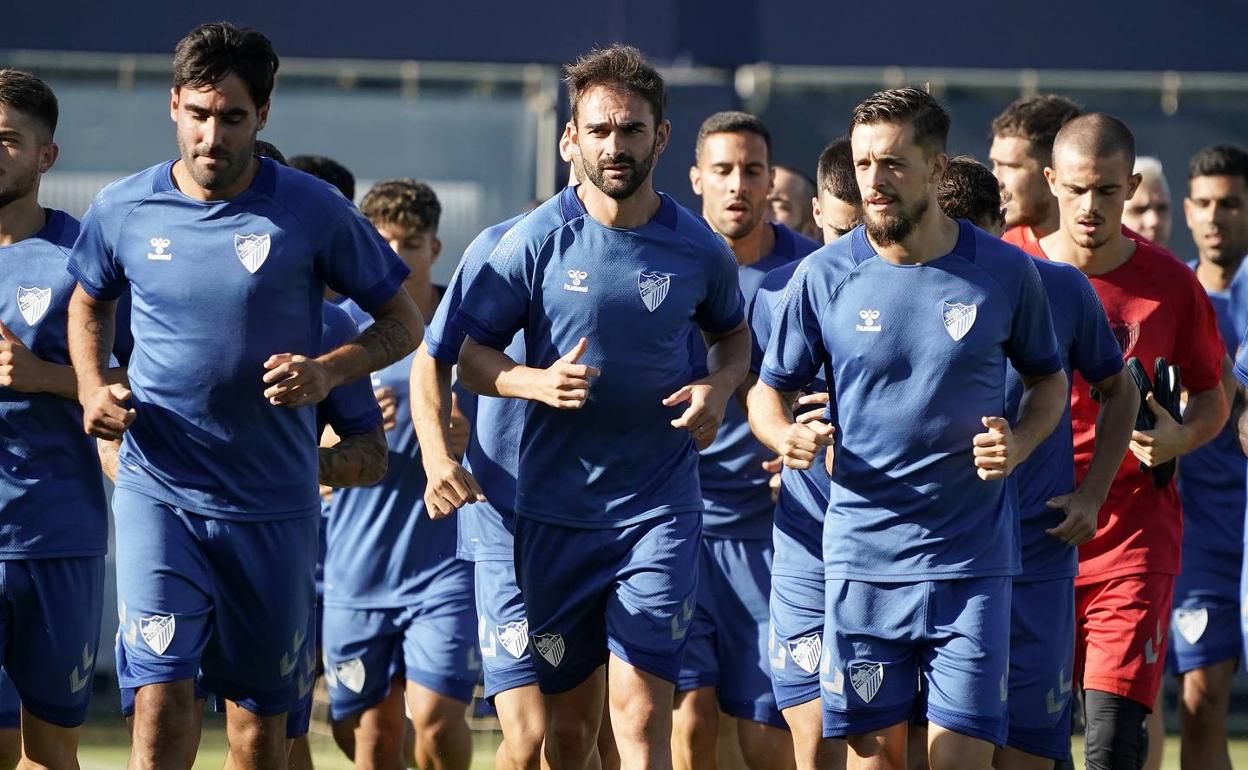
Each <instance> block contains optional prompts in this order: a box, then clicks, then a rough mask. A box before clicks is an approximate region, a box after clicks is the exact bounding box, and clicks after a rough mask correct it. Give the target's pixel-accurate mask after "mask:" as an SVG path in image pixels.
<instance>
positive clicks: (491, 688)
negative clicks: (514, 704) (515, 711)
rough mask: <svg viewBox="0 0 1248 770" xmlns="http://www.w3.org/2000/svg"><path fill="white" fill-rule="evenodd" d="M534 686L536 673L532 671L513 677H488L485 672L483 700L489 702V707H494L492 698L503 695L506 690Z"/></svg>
mask: <svg viewBox="0 0 1248 770" xmlns="http://www.w3.org/2000/svg"><path fill="white" fill-rule="evenodd" d="M499 680H502V681H499ZM536 684H537V672H536V671H533V670H532V669H530V670H528V671H525V672H523V673H520V674H516V675H514V676H498V675H495V676H490V674H489V672H488V671H487V672H486V675H485V699H486V700H487V701H489V702H490V705H494V696H496V695H500V694H502V693H505V692H507V691H508V690H518V689H520V688H521V687H528V686H529V685H536Z"/></svg>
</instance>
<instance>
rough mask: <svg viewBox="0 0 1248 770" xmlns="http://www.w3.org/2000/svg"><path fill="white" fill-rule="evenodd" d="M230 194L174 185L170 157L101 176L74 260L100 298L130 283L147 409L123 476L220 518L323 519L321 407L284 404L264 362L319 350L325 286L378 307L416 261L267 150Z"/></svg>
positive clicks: (124, 483)
mask: <svg viewBox="0 0 1248 770" xmlns="http://www.w3.org/2000/svg"><path fill="white" fill-rule="evenodd" d="M259 164H260V165H259V170H258V171H257V173H256V175H255V178H254V179H253V180H252V183H251V186H250V187H249V188H248V189H247V190H245V191H243V192H242V193H240V194H239V195H237V196H235V197H233V198H231V199H229V200H220V201H201V200H196V199H194V198H191V197H189V196H187V195H185V194H183V193H182V192H181V191H179V190H178V188H177V186H176V185H175V184H174V182H173V177H172V173H171V170H172V167H173V161H168V162H165V163H161V164H159V165H157V166H153V167H152V168H149V169H147V170H145V171H142V172H140V173H138V174H135V175H134V176H130V177H126V178H125V179H122V180H119V181H117V182H114V183H113V184H111V185H109V186H108V187H106V188H104V190H103V191H101V192H100V194H99V195H97V196H96V199H95V201H94V202H93V203H92V204H91V208H90V210H89V211H88V212H87V216H86V218H85V219H84V220H83V227H82V234H81V235H80V236H79V238H78V241H77V242H76V243H75V244H74V249H73V252H72V254H71V256H70V264H69V266H70V271H71V272H72V273H73V274H74V275H75V276H76V277H77V279H78V283H79V284H80V285H81V286H82V287H83V289H84V290H86V291H87V292H88V293H89V294H91V295H92V296H94V297H96V298H99V299H104V300H110V299H116V298H118V297H119V296H121V295H122V294H123V293H124V292H125V291H126V290H127V289H129V290H130V296H131V300H132V305H131V319H130V324H131V332H132V333H133V335H134V352H133V355H132V356H131V359H130V367H129V375H130V387H131V390H132V391H133V393H134V398H133V405H134V408H135V410H136V411H137V412H138V416H137V418H136V419H135V421H134V424H133V425H132V426H131V427H130V430H129V431H127V433H126V437H125V440H124V441H123V442H122V448H121V453H120V463H119V470H118V475H117V485H118V486H119V487H123V488H128V489H131V490H133V491H136V492H139V493H142V494H144V495H147V496H149V497H152V498H155V499H157V500H160V501H162V502H165V503H168V504H170V505H175V506H178V507H182V508H185V509H187V510H190V511H194V512H195V513H199V514H202V515H205V516H210V517H220V518H227V519H240V520H254V521H260V520H277V519H283V518H293V517H300V516H308V515H313V514H314V513H315V512H316V510H317V509H318V500H317V496H316V476H317V462H316V444H317V442H316V436H315V422H316V421H315V411H316V410H315V408H314V407H312V406H307V407H300V408H296V409H291V408H287V407H275V406H272V405H271V404H269V403H268V401H267V400H266V399H265V397H264V390H265V388H266V387H267V386H266V385H265V384H264V382H263V380H262V377H263V375H264V371H265V370H264V368H263V363H264V361H265V360H267V359H268V358H269V357H270V356H271V355H273V354H275V353H296V354H303V355H315V354H316V352H317V351H318V350H319V346H320V339H321V324H322V292H323V291H324V287H325V286H327V285H328V286H329V287H331V288H333V289H334V290H336V291H338V292H339V293H342V294H345V295H347V296H349V297H352V298H354V299H355V300H357V301H358V302H359V303H360V304H361V306H363V307H365V308H368V309H370V310H373V309H376V308H377V307H378V306H380V305H382V304H383V303H384V302H386V301H387V300H389V299H390V298H391V297H392V296H393V295H394V293H395V292H396V291H397V290H398V288H399V286H400V284H401V283H402V280H403V278H404V277H405V276H406V275H407V272H408V270H407V268H406V266H404V265H403V263H402V262H401V261H399V259H398V257H397V256H396V255H395V254H394V252H393V251H392V250H391V249H390V248H389V247H388V246H387V245H386V243H385V241H384V240H382V239H381V237H380V236H379V235H378V234H377V231H376V230H375V229H374V228H373V226H372V225H371V224H369V223H368V221H367V220H365V219H364V218H363V217H362V216H361V215H360V213H359V212H358V211H357V210H356V209H355V208H354V207H353V206H351V204H350V203H349V202H348V201H346V200H345V199H344V198H343V197H342V196H341V195H339V194H338V193H337V192H336V191H335V190H334V189H333V188H332V187H330V186H329V185H327V184H325V183H324V182H321V181H320V180H318V179H316V178H315V177H312V176H310V175H308V174H304V173H302V172H300V171H296V170H294V169H290V168H287V167H285V166H281V165H279V164H276V163H274V162H272V161H270V160H267V159H260V161H259Z"/></svg>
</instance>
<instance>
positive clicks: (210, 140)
mask: <svg viewBox="0 0 1248 770" xmlns="http://www.w3.org/2000/svg"><path fill="white" fill-rule="evenodd" d="M220 134H221V125H220V124H219V123H218V122H217V119H216V118H213V117H209V118H208V119H207V120H205V121H204V122H203V124H202V127H201V128H200V138H201V140H202V142H203V144H206V145H208V146H209V147H214V148H215V147H216V146H217V144H218V143H219V141H220Z"/></svg>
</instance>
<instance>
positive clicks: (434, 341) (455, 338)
mask: <svg viewBox="0 0 1248 770" xmlns="http://www.w3.org/2000/svg"><path fill="white" fill-rule="evenodd" d="M519 219H520V217H513V218H512V219H509V220H507V221H506V222H501V223H499V224H497V225H494V226H493V227H487V228H486V229H485V230H482V231H481V232H480V233H479V234H478V235H477V237H476V238H473V239H472V243H470V244H468V248H466V249H464V256H463V258H461V259H460V260H459V265H458V266H456V268H455V275H453V276H452V277H451V283H450V285H449V286H447V287H446V293H445V294H443V295H442V301H441V302H439V303H438V309H437V310H436V311H435V312H434V315H433V321H431V322H430V323H429V327H428V328H427V329H425V347H426V349H428V351H429V355H431V356H433V358H434V359H435V360H437V361H440V362H441V363H444V364H451V365H454V364H455V363H456V362H458V361H459V350H460V348H461V347H463V345H464V337H465V336H466V332H465V331H464V329H463V326H462V325H461V324H459V323H457V321H458V319H457V315H458V313H459V308H460V305H462V304H463V299H464V294H465V292H466V291H467V289H468V287H469V286H470V285H471V284H472V281H473V279H474V278H476V276H477V274H478V273H480V272H481V268H482V267H484V266H485V264H486V261H487V260H488V259H489V258H490V254H491V253H492V252H493V251H494V248H495V247H496V246H497V245H498V242H499V240H500V238H501V237H502V235H503V234H504V233H505V232H506V231H507V230H508V229H510V227H511V226H512V225H514V224H515V223H516V222H517V221H519Z"/></svg>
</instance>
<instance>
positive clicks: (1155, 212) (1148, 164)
mask: <svg viewBox="0 0 1248 770" xmlns="http://www.w3.org/2000/svg"><path fill="white" fill-rule="evenodd" d="M1135 173H1137V174H1139V176H1140V186H1139V188H1138V189H1136V191H1135V195H1132V196H1131V200H1129V201H1127V206H1126V208H1125V209H1123V212H1122V223H1123V224H1124V225H1126V227H1127V228H1128V229H1130V230H1134V231H1135V232H1137V233H1139V234H1140V235H1142V236H1144V238H1145V240H1149V241H1152V242H1153V243H1155V244H1157V245H1158V246H1161V247H1162V248H1168V247H1169V246H1170V230H1171V228H1172V227H1173V226H1174V220H1173V219H1172V217H1173V216H1174V214H1173V211H1172V209H1171V205H1170V184H1169V183H1168V182H1166V175H1165V172H1164V171H1163V170H1162V168H1161V161H1159V160H1157V159H1156V158H1151V157H1149V156H1147V155H1144V156H1141V157H1139V158H1136V159H1135Z"/></svg>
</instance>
